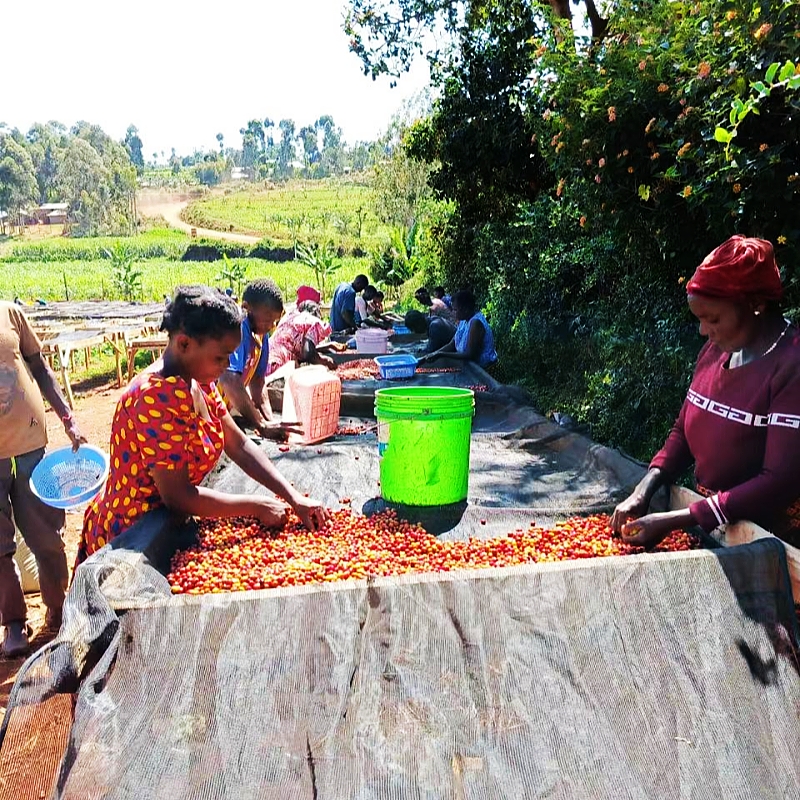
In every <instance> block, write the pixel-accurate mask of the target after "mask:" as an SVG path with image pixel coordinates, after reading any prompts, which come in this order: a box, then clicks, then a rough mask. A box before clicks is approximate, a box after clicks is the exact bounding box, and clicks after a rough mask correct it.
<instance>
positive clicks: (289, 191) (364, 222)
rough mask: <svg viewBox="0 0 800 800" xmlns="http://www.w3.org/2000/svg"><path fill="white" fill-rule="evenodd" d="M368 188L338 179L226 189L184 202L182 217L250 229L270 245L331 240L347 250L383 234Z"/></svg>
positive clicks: (219, 226)
mask: <svg viewBox="0 0 800 800" xmlns="http://www.w3.org/2000/svg"><path fill="white" fill-rule="evenodd" d="M372 202H373V201H372V196H371V189H370V188H369V187H368V186H366V185H365V184H360V183H355V182H348V181H342V180H334V179H331V180H324V181H293V182H290V183H288V184H286V185H285V186H276V187H274V188H265V189H253V188H251V187H246V188H244V187H243V188H242V189H229V190H228V191H226V193H225V194H216V193H215V194H214V195H212V196H211V197H208V198H204V199H202V200H196V201H194V202H192V203H190V204H189V206H188V207H187V208H186V209H185V210H184V212H183V215H182V216H183V219H184V220H185V221H186V222H189V223H191V224H193V225H197V226H198V227H202V228H211V229H213V230H224V231H227V230H231V226H233V228H232V230H234V231H238V232H241V233H252V234H255V235H257V236H262V237H264V238H266V239H269V240H270V241H272V242H273V243H274V244H276V245H280V246H291V245H292V244H294V242H295V241H296V240H300V241H306V242H307V241H319V242H326V241H331V240H332V241H333V242H334V244H335V245H337V246H339V245H342V246H343V247H345V249H346V250H348V251H350V252H352V251H353V250H355V249H361V250H363V251H369V250H371V249H373V248H375V247H377V246H378V245H379V244H380V243H381V242H383V241H384V240H385V239H388V238H389V229H388V227H387V226H385V225H384V224H383V223H381V222H380V221H379V220H378V218H377V217H376V216H375V213H374V211H373V208H372Z"/></svg>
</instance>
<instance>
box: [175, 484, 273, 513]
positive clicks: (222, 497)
mask: <svg viewBox="0 0 800 800" xmlns="http://www.w3.org/2000/svg"><path fill="white" fill-rule="evenodd" d="M164 502H165V504H166V506H167V507H168V508H169V509H170V510H172V511H177V512H178V513H179V514H183V515H184V516H187V517H240V516H241V517H253V516H256V515H257V513H258V507H259V506H258V503H256V502H254V501H253V499H252V497H248V496H247V495H241V494H226V493H225V492H217V491H214V490H213V489H206V488H205V487H202V486H191V487H189V488H187V490H186V492H185V493H183V494H181V495H180V496H178V497H172V498H169V499H166V498H164Z"/></svg>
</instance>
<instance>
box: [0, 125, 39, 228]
mask: <svg viewBox="0 0 800 800" xmlns="http://www.w3.org/2000/svg"><path fill="white" fill-rule="evenodd" d="M37 188H38V187H37V184H36V176H35V173H34V168H33V161H32V159H31V157H30V154H29V153H28V151H27V150H26V149H25V147H24V145H23V144H22V143H21V142H19V141H17V140H16V139H15V138H14V136H12V135H11V134H0V211H5V212H7V213H8V214H9V216H11V215H12V214H13V215H16V216H17V217H19V214H20V212H21V210H22V208H23V207H24V206H26V205H27V204H28V203H31V202H36V197H37Z"/></svg>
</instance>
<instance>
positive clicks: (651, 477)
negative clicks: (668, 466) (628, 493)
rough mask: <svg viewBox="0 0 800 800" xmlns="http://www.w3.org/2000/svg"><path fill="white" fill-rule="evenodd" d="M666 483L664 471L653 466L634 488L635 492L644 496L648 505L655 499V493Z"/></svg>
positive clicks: (641, 496)
mask: <svg viewBox="0 0 800 800" xmlns="http://www.w3.org/2000/svg"><path fill="white" fill-rule="evenodd" d="M663 485H664V473H663V471H662V470H660V469H659V468H658V467H653V468H652V469H649V470H648V471H647V474H646V475H645V476H644V478H642V479H641V480H640V481H639V483H638V484H637V485H636V488H635V489H634V490H633V493H634V494H635V495H637V496H638V497H640V498H642V500H644V501H645V502H646V503H647V504H648V505H649V504H650V501H651V500H652V499H653V495H654V494H655V493H656V492H657V491H658V490H659V489H660V488H661V487H662V486H663Z"/></svg>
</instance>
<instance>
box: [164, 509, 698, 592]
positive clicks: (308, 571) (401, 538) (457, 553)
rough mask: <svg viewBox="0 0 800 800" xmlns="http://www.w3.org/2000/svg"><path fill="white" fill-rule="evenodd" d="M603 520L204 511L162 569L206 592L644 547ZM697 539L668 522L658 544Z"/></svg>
mask: <svg viewBox="0 0 800 800" xmlns="http://www.w3.org/2000/svg"><path fill="white" fill-rule="evenodd" d="M343 502H344V501H343ZM481 522H482V523H485V520H481ZM609 523H610V519H609V517H608V516H607V515H599V516H591V517H575V518H572V519H568V520H566V521H565V522H563V523H560V524H558V525H555V526H554V527H552V528H543V527H540V526H538V525H536V523H534V522H531V523H530V525H529V526H528V528H527V529H525V528H517V529H516V530H515V531H513V532H511V533H509V534H508V535H507V536H502V537H495V538H490V539H479V538H471V539H467V540H466V541H441V540H439V539H437V538H436V537H435V536H432V535H431V534H429V533H428V532H427V531H425V529H424V528H422V527H421V526H419V525H416V524H413V523H410V522H406V521H404V520H402V519H400V518H398V516H397V513H396V512H395V511H392V510H387V511H383V512H381V513H379V514H375V515H374V516H372V517H364V516H360V515H357V514H354V513H352V512H351V511H350V510H346V509H341V510H337V511H333V512H331V516H330V521H329V522H328V523H327V525H326V526H325V527H324V528H323V529H322V530H320V531H317V532H311V531H308V530H306V529H305V528H303V526H302V525H301V523H300V521H299V519H298V518H297V517H296V516H294V515H293V514H290V515H289V518H288V521H287V524H286V525H285V526H284V527H283V528H282V529H279V530H275V529H268V528H265V527H263V526H262V525H261V524H260V523H258V522H257V521H256V520H253V519H249V518H241V517H234V518H231V519H219V520H204V521H202V522H201V523H200V527H199V536H198V542H197V544H196V545H195V546H193V547H190V548H189V549H187V550H182V551H179V552H178V553H176V554H175V556H174V557H173V559H172V564H171V569H170V573H169V575H168V576H167V577H168V579H169V582H170V584H171V586H172V591H173V592H174V593H183V592H188V593H189V594H207V593H219V592H235V591H244V590H248V589H271V588H276V587H280V586H300V585H303V584H310V583H322V582H326V581H346V580H357V579H362V578H368V577H377V576H384V575H407V574H412V573H425V572H427V573H431V572H450V571H453V570H465V569H466V570H471V569H481V568H486V567H508V566H516V565H519V564H530V563H540V562H553V561H566V560H569V559H577V558H595V557H598V556H617V555H628V554H631V553H640V552H642V548H641V547H637V546H635V545H632V544H628V543H626V542H624V541H622V540H621V539H619V538H616V537H613V536H612V534H611V528H610V527H609ZM699 546H700V542H699V540H698V539H697V538H696V537H695V536H693V535H691V534H689V533H685V532H684V531H674V532H672V533H671V534H670V535H669V536H667V538H666V539H664V541H663V542H661V544H660V545H659V546H658V547H657V548H656V550H659V551H676V550H692V549H695V548H697V547H699Z"/></svg>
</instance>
